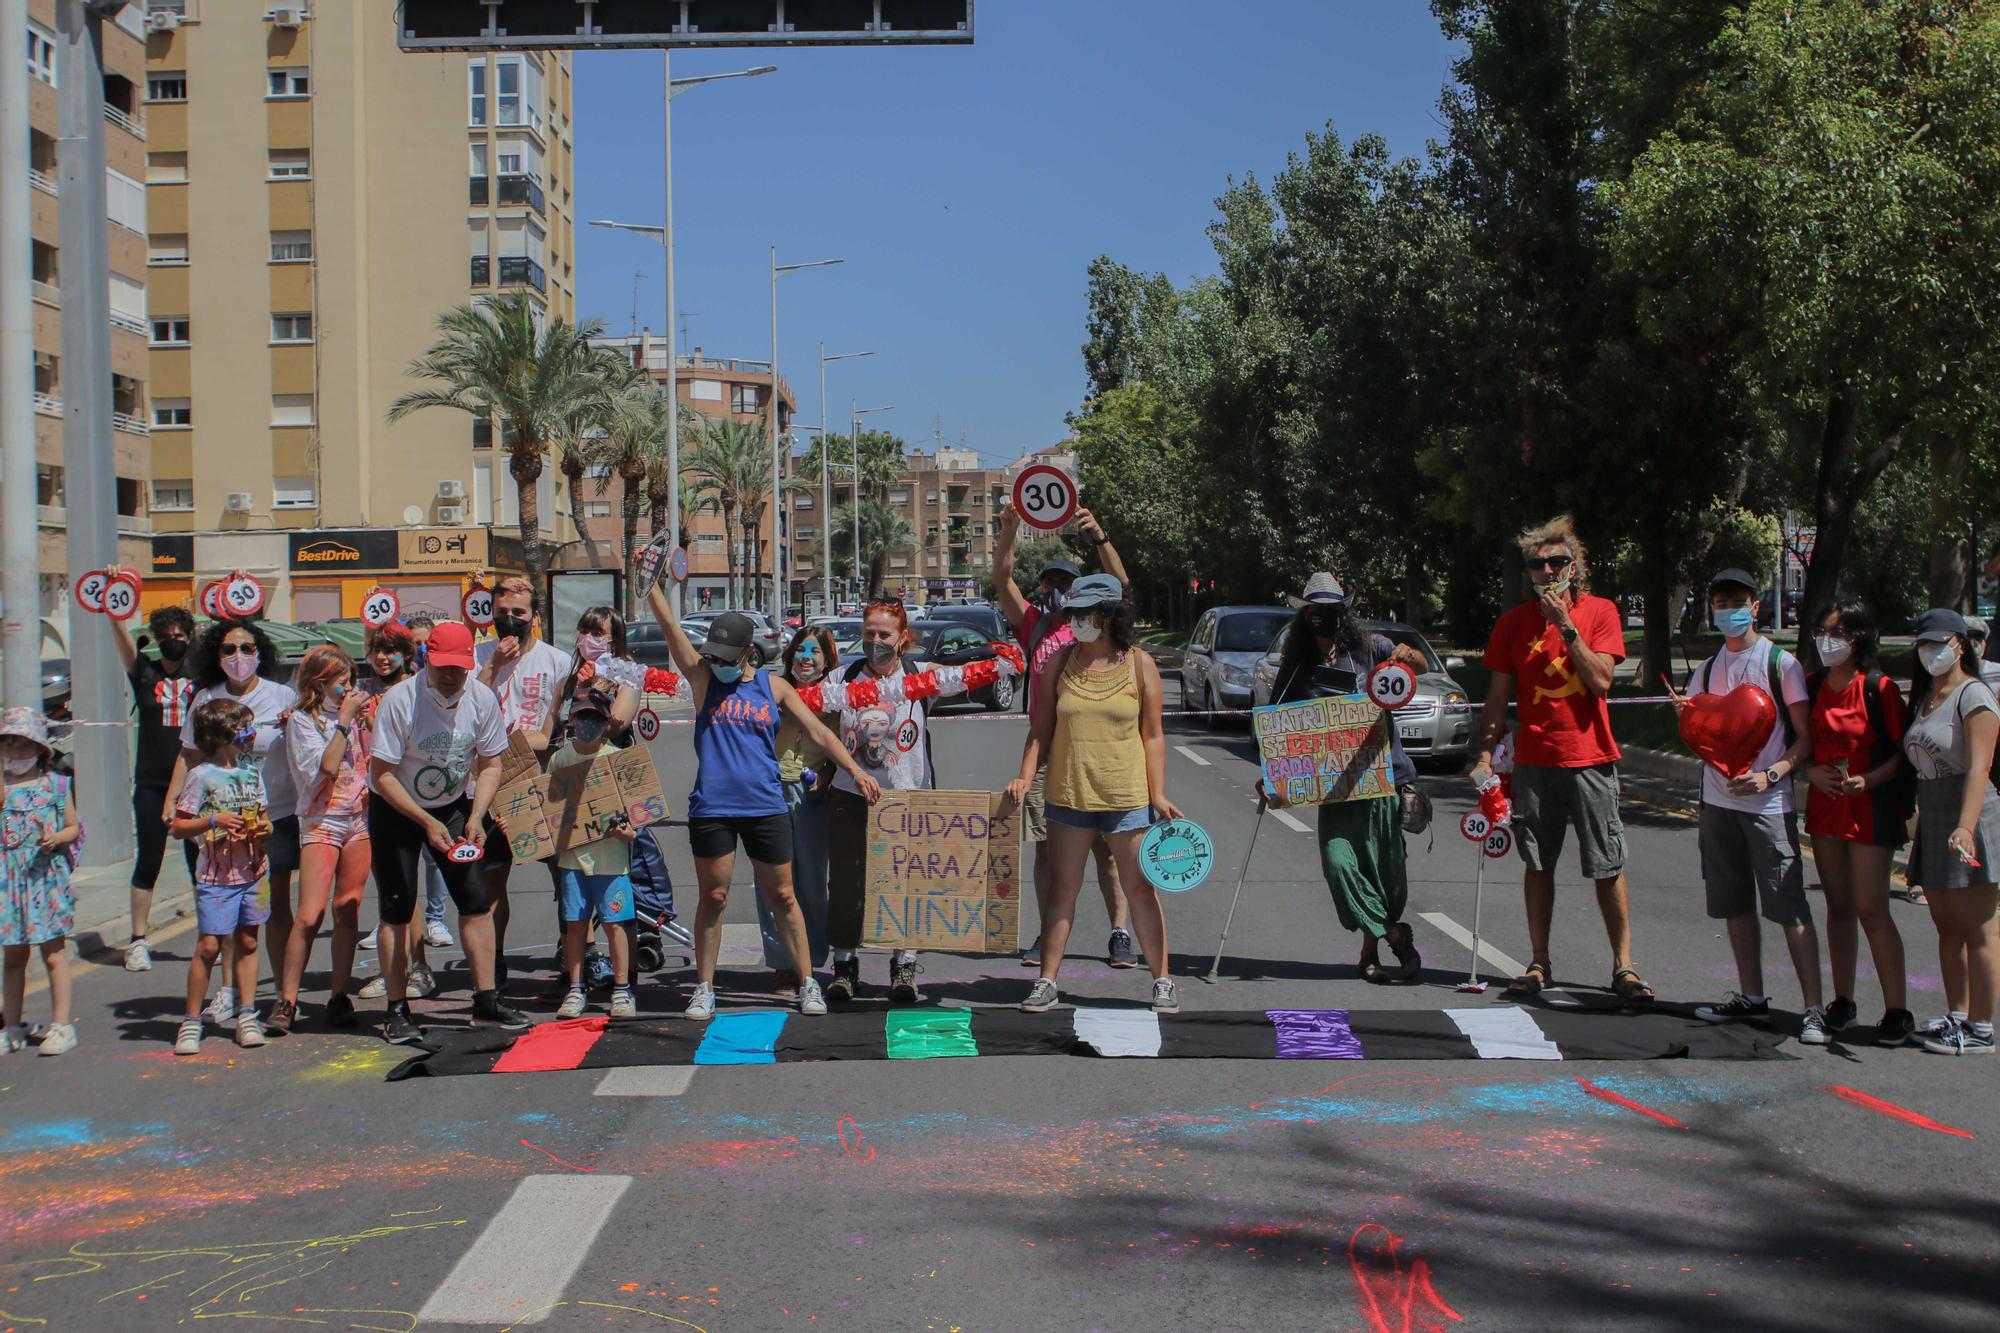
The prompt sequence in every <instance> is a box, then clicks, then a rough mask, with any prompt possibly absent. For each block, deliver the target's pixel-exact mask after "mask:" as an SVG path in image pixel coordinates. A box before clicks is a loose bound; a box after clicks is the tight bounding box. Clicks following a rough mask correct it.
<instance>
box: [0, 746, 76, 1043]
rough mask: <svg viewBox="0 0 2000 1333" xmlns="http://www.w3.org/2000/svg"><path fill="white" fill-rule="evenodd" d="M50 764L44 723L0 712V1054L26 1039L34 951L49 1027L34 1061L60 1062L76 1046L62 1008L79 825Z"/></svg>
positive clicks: (64, 783) (66, 787)
mask: <svg viewBox="0 0 2000 1333" xmlns="http://www.w3.org/2000/svg"><path fill="white" fill-rule="evenodd" d="M55 757H56V752H55V750H54V748H53V747H51V746H50V745H49V720H48V719H47V718H45V717H43V716H42V715H41V714H40V713H38V712H36V711H35V710H34V709H32V708H9V709H8V710H6V712H4V713H0V790H3V791H4V799H0V809H4V817H0V848H4V851H0V868H4V870H5V872H6V873H5V874H4V875H0V950H3V951H4V954H5V967H6V984H5V994H6V999H5V1006H4V1007H5V1010H6V1027H5V1030H4V1031H0V1053H5V1052H10V1051H18V1050H22V1049H24V1048H25V1047H26V1046H27V1044H28V1038H29V1037H30V1036H31V1035H33V1034H32V1032H31V1030H30V1029H29V1027H28V1025H27V1024H26V1023H25V1022H23V1021H22V1015H21V1009H22V1005H23V1003H24V1002H25V1000H26V997H27V988H28V951H29V950H31V949H33V950H36V951H38V952H40V954H41V955H42V966H43V967H44V968H46V969H47V970H48V974H49V1007H50V1014H49V1018H50V1022H49V1026H48V1029H47V1031H46V1032H44V1033H43V1035H42V1047H41V1054H43V1055H61V1054H63V1053H64V1052H66V1051H69V1050H73V1049H74V1048H75V1047H76V1024H75V1023H73V1022H71V1021H70V1006H69V936H70V932H71V931H73V930H74V929H76V891H75V890H74V889H73V888H72V887H71V886H70V871H71V870H73V869H74V868H75V863H74V859H73V858H74V855H75V851H76V845H77V840H78V839H79V838H81V837H82V836H83V825H82V824H81V823H80V822H78V819H77V813H76V802H75V800H73V799H72V791H71V785H70V779H68V778H66V777H64V776H63V775H62V774H60V773H52V772H50V771H49V762H50V761H51V760H53V759H54V758H55Z"/></svg>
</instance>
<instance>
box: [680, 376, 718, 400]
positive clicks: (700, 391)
mask: <svg viewBox="0 0 2000 1333" xmlns="http://www.w3.org/2000/svg"><path fill="white" fill-rule="evenodd" d="M688 397H690V398H692V399H694V401H696V402H698V403H719V402H721V401H722V381H721V380H689V381H688Z"/></svg>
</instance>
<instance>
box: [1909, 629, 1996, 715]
mask: <svg viewBox="0 0 2000 1333" xmlns="http://www.w3.org/2000/svg"><path fill="white" fill-rule="evenodd" d="M1958 646H1959V654H1958V669H1959V670H1960V671H1963V672H1964V673H1965V674H1966V675H1968V676H1970V677H1972V678H1973V679H1974V680H1978V679H1979V650H1978V649H1977V648H1974V647H1973V646H1972V636H1971V635H1970V634H1961V635H1959V636H1958ZM1910 675H1911V676H1912V677H1914V679H1912V680H1911V681H1910V710H1909V711H1910V716H1911V717H1912V718H1915V717H1916V715H1917V713H1918V712H1919V711H1920V710H1921V709H1922V708H1923V706H1924V703H1925V701H1926V700H1928V699H1929V698H1930V697H1931V695H1932V693H1933V692H1935V691H1936V689H1937V677H1936V676H1933V675H1932V674H1931V673H1930V672H1928V671H1926V670H1924V664H1923V663H1922V662H1918V663H1917V664H1916V670H1914V671H1912V672H1911V673H1910Z"/></svg>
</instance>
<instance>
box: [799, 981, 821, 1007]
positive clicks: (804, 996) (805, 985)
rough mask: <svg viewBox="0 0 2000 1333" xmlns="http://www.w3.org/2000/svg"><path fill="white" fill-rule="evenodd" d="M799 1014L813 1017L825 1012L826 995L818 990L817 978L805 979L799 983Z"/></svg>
mask: <svg viewBox="0 0 2000 1333" xmlns="http://www.w3.org/2000/svg"><path fill="white" fill-rule="evenodd" d="M799 1012H800V1013H802V1014H815V1015H817V1014H823V1013H825V1012H826V995H825V994H824V993H823V992H822V991H821V990H820V988H819V978H818V977H807V978H806V979H805V980H804V981H801V982H800V983H799Z"/></svg>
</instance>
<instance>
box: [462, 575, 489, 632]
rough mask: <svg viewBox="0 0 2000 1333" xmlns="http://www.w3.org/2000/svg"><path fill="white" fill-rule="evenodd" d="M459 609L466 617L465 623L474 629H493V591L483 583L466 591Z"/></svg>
mask: <svg viewBox="0 0 2000 1333" xmlns="http://www.w3.org/2000/svg"><path fill="white" fill-rule="evenodd" d="M458 609H459V610H460V611H461V612H463V613H464V615H465V623H466V624H468V625H470V626H472V627H473V628H474V629H491V628H492V627H493V589H491V588H489V587H487V586H486V585H485V584H483V583H475V584H473V585H472V586H471V587H470V588H468V589H466V591H465V596H464V597H463V598H461V599H460V601H459V604H458Z"/></svg>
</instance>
